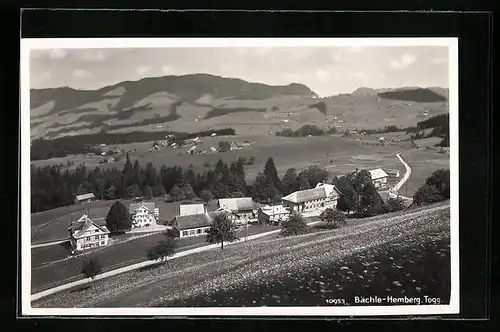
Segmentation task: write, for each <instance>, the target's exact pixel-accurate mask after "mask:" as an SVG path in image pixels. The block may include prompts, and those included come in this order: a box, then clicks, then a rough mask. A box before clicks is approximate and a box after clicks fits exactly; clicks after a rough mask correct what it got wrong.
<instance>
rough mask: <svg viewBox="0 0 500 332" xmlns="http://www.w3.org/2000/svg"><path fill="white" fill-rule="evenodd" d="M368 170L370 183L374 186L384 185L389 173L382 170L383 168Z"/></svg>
mask: <svg viewBox="0 0 500 332" xmlns="http://www.w3.org/2000/svg"><path fill="white" fill-rule="evenodd" d="M368 172H369V173H370V176H371V178H372V183H373V185H374V186H375V187H376V188H381V187H385V186H386V185H387V178H388V177H389V175H387V173H386V172H384V170H383V169H381V168H376V169H372V170H370V171H368Z"/></svg>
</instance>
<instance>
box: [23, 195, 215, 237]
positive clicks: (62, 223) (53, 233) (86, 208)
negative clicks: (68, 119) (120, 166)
mask: <svg viewBox="0 0 500 332" xmlns="http://www.w3.org/2000/svg"><path fill="white" fill-rule="evenodd" d="M116 201H117V200H109V201H95V202H91V203H87V204H81V205H69V206H65V207H61V208H57V209H54V210H50V211H44V212H40V213H37V214H33V215H32V216H36V217H35V218H32V223H31V244H39V243H45V242H49V241H57V240H63V239H67V238H68V231H67V229H68V227H69V226H70V224H71V222H72V221H76V220H78V219H79V218H80V217H81V216H82V215H83V213H85V212H87V213H88V215H89V217H90V218H91V219H92V220H94V221H95V222H96V223H97V224H99V225H105V224H106V221H105V218H106V216H107V214H108V212H109V209H110V208H111V205H113V204H114V203H115V202H116ZM120 201H121V202H122V203H123V204H124V205H125V206H126V207H127V208H128V207H129V205H130V203H132V202H133V201H132V200H126V199H124V200H120ZM151 201H152V202H155V204H156V207H157V208H159V209H160V219H161V220H163V221H171V220H173V218H174V217H175V216H176V215H178V214H179V205H180V204H181V202H172V203H166V202H164V201H163V200H162V198H161V197H156V198H154V199H152V200H151ZM216 205H217V202H216V201H212V202H211V203H210V204H208V205H207V210H208V211H213V210H215V209H216V208H217V207H216ZM51 212H52V213H51ZM49 218H54V219H49Z"/></svg>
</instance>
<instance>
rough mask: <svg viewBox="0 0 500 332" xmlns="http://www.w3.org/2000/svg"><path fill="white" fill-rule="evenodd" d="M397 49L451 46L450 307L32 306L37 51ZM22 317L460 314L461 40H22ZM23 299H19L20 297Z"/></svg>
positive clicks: (449, 73)
mask: <svg viewBox="0 0 500 332" xmlns="http://www.w3.org/2000/svg"><path fill="white" fill-rule="evenodd" d="M318 46H324V47H373V46H377V47H384V46H385V47H391V46H394V47H397V46H445V47H448V49H449V62H448V63H449V70H448V75H449V114H450V182H451V183H450V187H451V188H450V193H451V197H450V212H451V222H450V227H451V229H450V237H451V244H450V246H451V293H450V304H449V305H418V306H413V305H408V306H357V307H356V306H347V307H334V306H331V307H329V306H318V307H284V306H282V307H236V308H233V307H220V308H219V307H217V308H211V307H198V308H64V309H63V308H32V307H31V287H30V285H31V227H30V224H31V221H30V220H31V213H30V206H31V202H30V105H29V103H30V96H29V94H30V58H29V54H30V51H31V50H36V49H60V48H64V49H79V48H83V49H85V48H86V49H89V48H167V47H177V48H179V47H193V48H194V47H196V48H201V47H318ZM20 74H21V75H20V76H21V82H20V84H21V86H20V88H21V116H20V119H21V124H20V127H21V221H20V222H21V234H20V235H21V236H20V238H21V276H20V279H21V309H22V311H21V313H20V314H21V315H26V316H128V315H133V316H393V315H395V316H399V315H439V314H458V313H459V311H460V302H459V301H460V294H459V286H460V284H459V282H460V269H459V268H460V266H459V226H458V220H459V219H458V218H459V215H458V202H459V193H458V183H459V182H458V179H459V177H458V174H459V169H458V167H459V163H458V137H459V136H458V38H96V39H95V38H43V39H21V61H20ZM18 300H19V299H18Z"/></svg>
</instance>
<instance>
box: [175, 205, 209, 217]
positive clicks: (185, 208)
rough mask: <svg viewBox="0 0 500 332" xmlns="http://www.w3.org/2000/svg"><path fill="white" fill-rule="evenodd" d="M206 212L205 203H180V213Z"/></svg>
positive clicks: (186, 214) (185, 214)
mask: <svg viewBox="0 0 500 332" xmlns="http://www.w3.org/2000/svg"><path fill="white" fill-rule="evenodd" d="M203 213H205V205H204V204H181V205H179V215H181V216H190V215H194V214H203Z"/></svg>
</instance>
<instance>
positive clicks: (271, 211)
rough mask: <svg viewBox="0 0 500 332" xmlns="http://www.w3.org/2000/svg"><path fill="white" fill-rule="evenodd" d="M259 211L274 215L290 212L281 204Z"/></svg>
mask: <svg viewBox="0 0 500 332" xmlns="http://www.w3.org/2000/svg"><path fill="white" fill-rule="evenodd" d="M260 212H261V213H264V214H266V215H268V216H274V215H279V214H284V213H290V210H289V209H287V208H286V207H284V206H283V205H278V206H274V207H272V206H269V207H265V208H261V209H260Z"/></svg>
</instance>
